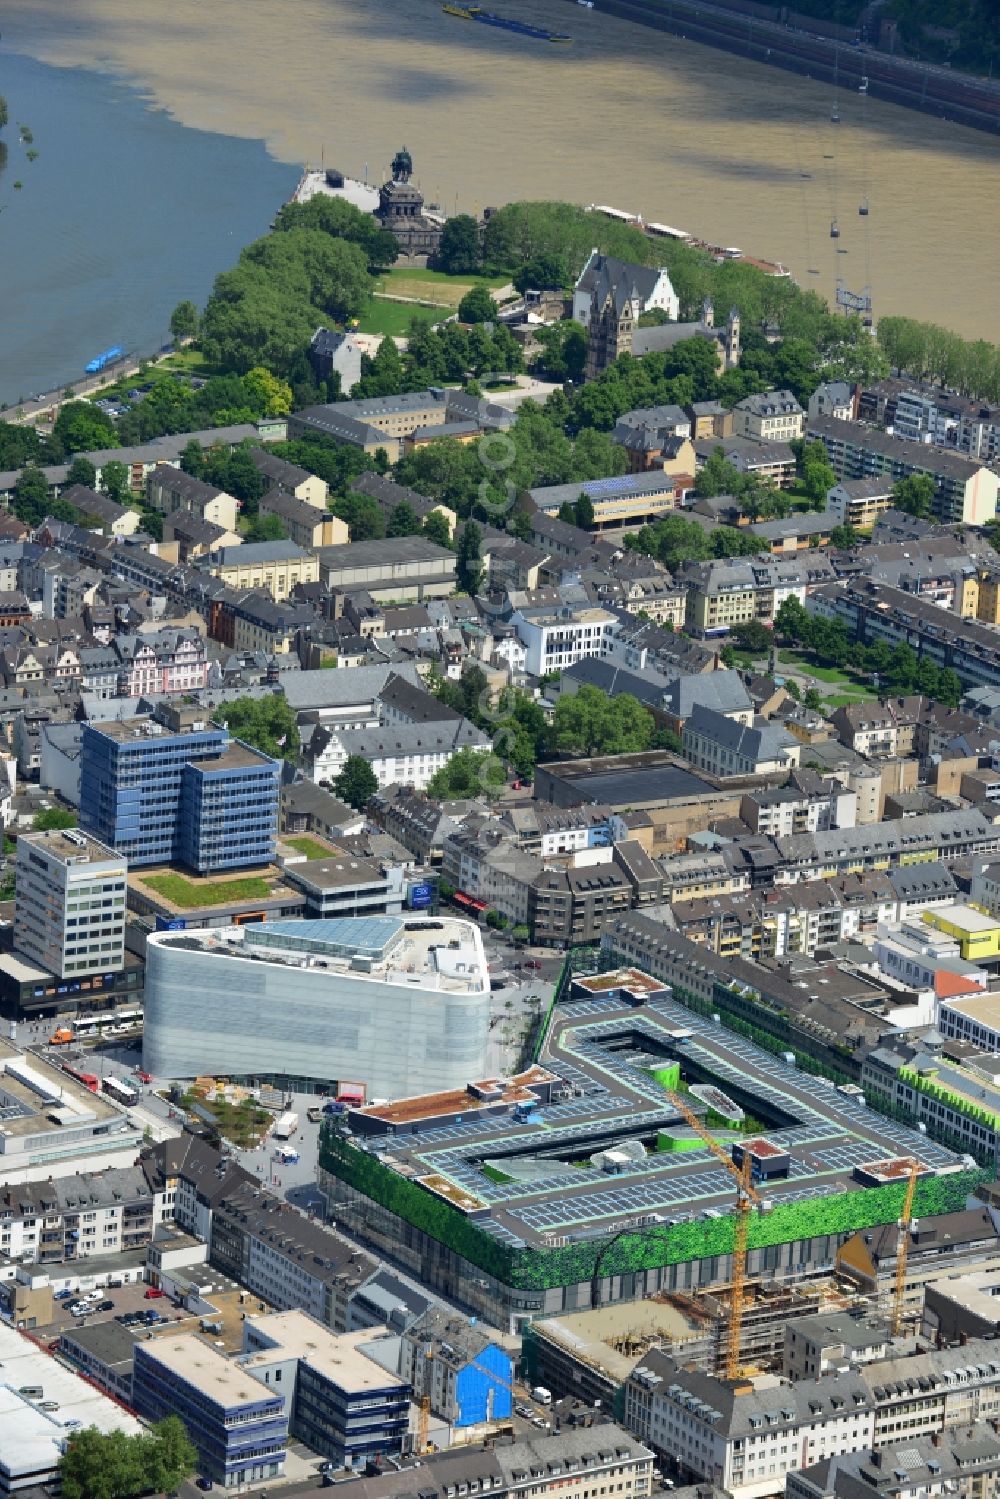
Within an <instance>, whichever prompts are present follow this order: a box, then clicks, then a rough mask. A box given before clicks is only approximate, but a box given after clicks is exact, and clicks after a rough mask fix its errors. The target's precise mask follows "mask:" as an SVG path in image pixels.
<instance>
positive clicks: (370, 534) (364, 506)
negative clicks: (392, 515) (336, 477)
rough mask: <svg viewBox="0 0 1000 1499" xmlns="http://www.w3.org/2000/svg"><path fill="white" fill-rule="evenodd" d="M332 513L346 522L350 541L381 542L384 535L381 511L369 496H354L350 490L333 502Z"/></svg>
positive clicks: (383, 521)
mask: <svg viewBox="0 0 1000 1499" xmlns="http://www.w3.org/2000/svg"><path fill="white" fill-rule="evenodd" d="M333 513H334V515H339V516H340V519H341V520H343V521H346V522H347V529H348V533H349V534H350V538H351V540H352V541H381V539H382V537H383V536H384V535H385V520H384V519H383V516H382V511H381V510H380V509H379V507H378V505H377V504H376V503H375V501H374V500H373V499H372V497H371V495H370V494H356V493H355V492H354V491H353V490H351V491H350V492H349V493H348V494H345V495H341V496H340V498H339V499H337V500H335V501H334V504H333Z"/></svg>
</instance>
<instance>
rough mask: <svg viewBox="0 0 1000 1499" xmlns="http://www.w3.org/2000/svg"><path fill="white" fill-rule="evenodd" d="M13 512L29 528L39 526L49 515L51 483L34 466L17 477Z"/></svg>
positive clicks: (31, 465)
mask: <svg viewBox="0 0 1000 1499" xmlns="http://www.w3.org/2000/svg"><path fill="white" fill-rule="evenodd" d="M13 510H14V514H15V515H16V516H17V518H18V520H23V521H24V523H25V525H27V526H37V525H38V524H39V523H40V522H41V521H43V520H44V519H45V517H46V515H47V514H48V513H49V481H48V479H46V477H45V475H44V474H43V473H42V471H41V469H40V468H36V467H35V466H34V464H29V465H28V467H27V468H23V469H22V470H21V472H20V473H19V474H18V476H17V483H16V484H15V485H14V499H13Z"/></svg>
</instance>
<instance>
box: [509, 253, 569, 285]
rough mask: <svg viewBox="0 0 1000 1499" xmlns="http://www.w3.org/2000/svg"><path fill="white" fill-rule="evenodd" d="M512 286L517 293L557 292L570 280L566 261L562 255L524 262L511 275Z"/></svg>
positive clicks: (539, 257)
mask: <svg viewBox="0 0 1000 1499" xmlns="http://www.w3.org/2000/svg"><path fill="white" fill-rule="evenodd" d="M512 279H513V282H514V286H515V287H516V289H517V290H518V291H519V292H522V293H523V292H526V291H559V289H560V288H561V287H563V286H565V285H566V284H567V282H568V281H569V280H570V277H569V274H568V272H567V270H566V260H565V257H564V256H562V255H552V254H546V255H536V256H535V257H534V258H533V259H532V260H528V261H525V263H524V265H522V266H519V267H518V268H517V270H516V271H515V272H514V275H513V278H512Z"/></svg>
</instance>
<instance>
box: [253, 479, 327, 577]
mask: <svg viewBox="0 0 1000 1499" xmlns="http://www.w3.org/2000/svg"><path fill="white" fill-rule="evenodd" d="M321 482H322V481H321ZM258 513H259V514H260V515H261V516H268V515H273V516H275V518H276V519H277V520H279V521H280V522H281V524H282V526H283V527H284V531H285V535H286V536H287V537H288V540H289V541H292V542H294V543H295V545H296V546H298V547H304V548H305V549H306V550H307V551H309V550H311V549H312V548H313V547H329V546H346V544H347V542H348V541H349V540H350V531H349V530H348V527H347V522H346V521H343V520H341V519H340V517H339V516H337V515H334V514H333V511H332V510H327V509H326V508H325V507H324V508H323V509H322V510H321V509H320V508H319V506H318V505H314V504H313V503H312V501H311V500H300V499H297V498H296V496H295V495H294V494H289V493H288V492H287V490H284V489H269V490H268V492H267V494H265V495H262V496H261V499H260V504H259V507H258ZM307 581H312V580H307Z"/></svg>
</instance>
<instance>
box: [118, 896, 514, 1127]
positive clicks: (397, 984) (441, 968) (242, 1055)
mask: <svg viewBox="0 0 1000 1499" xmlns="http://www.w3.org/2000/svg"><path fill="white" fill-rule="evenodd" d="M439 933H440V935H439ZM446 941H447V942H454V943H455V944H456V946H454V947H450V948H449V947H448V946H446V945H445V944H446ZM489 989H490V986H489V977H488V974H487V972H486V961H485V958H484V956H483V948H482V940H481V938H480V935H479V930H478V928H477V927H475V926H472V925H470V924H469V923H467V922H464V921H458V920H454V919H449V920H446V921H444V922H443V925H440V926H438V927H436V928H435V929H434V930H429V929H428V928H427V924H426V923H423V924H421V923H420V922H419V921H418V920H417V919H416V917H410V918H406V919H404V918H400V917H395V916H370V917H365V918H364V919H361V920H356V921H355V920H343V919H338V920H315V921H297V922H286V921H268V922H266V923H263V924H261V925H259V926H246V925H245V926H237V927H232V928H228V929H225V928H223V929H213V930H212V931H211V932H203V933H194V932H189V933H187V934H178V933H176V932H174V933H171V932H160V933H156V934H154V935H152V936H150V938H149V939H148V945H147V973H146V1001H145V1025H144V1032H143V1057H144V1066H145V1067H146V1068H147V1069H148V1070H149V1071H150V1072H152V1073H153V1074H154V1075H156V1076H160V1077H196V1076H200V1075H201V1074H203V1073H205V1072H206V1071H210V1070H212V1069H215V1070H216V1071H217V1072H219V1073H221V1074H225V1075H230V1076H232V1075H238V1076H241V1077H260V1076H263V1075H265V1074H266V1075H269V1076H275V1077H282V1078H285V1079H286V1080H291V1079H300V1080H310V1081H309V1082H308V1084H307V1086H310V1087H311V1086H312V1085H313V1083H319V1082H327V1083H333V1084H335V1083H339V1082H342V1081H344V1080H351V1079H357V1080H359V1081H360V1082H361V1084H362V1085H363V1087H364V1088H365V1090H366V1091H367V1096H369V1097H390V1098H392V1097H400V1096H406V1095H407V1094H409V1093H414V1092H419V1091H424V1090H426V1089H427V1088H436V1087H456V1086H463V1085H464V1081H465V1080H467V1079H468V1078H469V1077H476V1076H479V1075H480V1074H481V1073H482V1072H483V1071H484V1070H485V1066H486V1062H485V1048H486V1043H487V1036H488V1021H489ZM209 996H210V997H211V998H210V999H209ZM251 1004H252V1009H253V1018H252V1020H251V1014H250V1010H249V1009H248V1005H251ZM333 1015H336V1017H337V1024H336V1026H335V1027H333V1026H332V1022H331V1018H330V1017H331V1016H333ZM196 1017H200V1018H196ZM207 1017H210V1020H209V1019H208V1018H207ZM318 1035H324V1036H327V1038H328V1040H327V1044H326V1045H325V1046H323V1047H319V1048H318V1047H317V1045H316V1037H317V1036H318ZM299 1085H300V1086H301V1085H302V1084H301V1083H300V1084H299Z"/></svg>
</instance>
